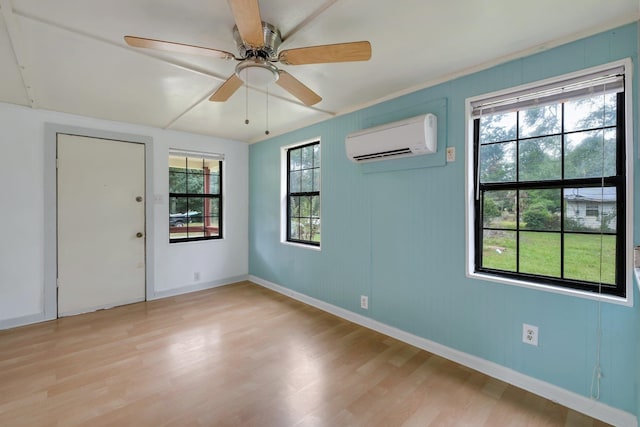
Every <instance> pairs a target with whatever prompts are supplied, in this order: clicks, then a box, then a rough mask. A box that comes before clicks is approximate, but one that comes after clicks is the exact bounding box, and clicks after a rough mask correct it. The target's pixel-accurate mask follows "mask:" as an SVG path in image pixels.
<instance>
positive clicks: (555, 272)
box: [519, 231, 560, 277]
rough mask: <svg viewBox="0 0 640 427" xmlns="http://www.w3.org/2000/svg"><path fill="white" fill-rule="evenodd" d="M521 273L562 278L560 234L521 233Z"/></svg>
mask: <svg viewBox="0 0 640 427" xmlns="http://www.w3.org/2000/svg"><path fill="white" fill-rule="evenodd" d="M519 253H520V272H521V273H528V274H540V275H543V276H551V277H560V233H535V232H526V231H525V232H521V233H520V250H519Z"/></svg>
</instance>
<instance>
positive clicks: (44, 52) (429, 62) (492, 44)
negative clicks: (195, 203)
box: [0, 0, 640, 142]
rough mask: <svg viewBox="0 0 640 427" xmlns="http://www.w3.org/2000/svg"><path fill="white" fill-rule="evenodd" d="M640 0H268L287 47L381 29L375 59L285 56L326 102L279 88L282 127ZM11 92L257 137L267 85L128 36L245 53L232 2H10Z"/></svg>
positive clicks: (86, 111) (539, 43)
mask: <svg viewBox="0 0 640 427" xmlns="http://www.w3.org/2000/svg"><path fill="white" fill-rule="evenodd" d="M639 9H640V3H639V1H638V0H536V1H526V2H525V1H519V0H449V1H444V0H431V1H427V0H396V1H382V0H379V1H371V0H306V1H287V0H260V11H261V14H262V19H263V20H264V21H267V22H270V23H271V24H274V25H276V26H277V27H279V28H280V31H281V32H282V35H283V39H284V42H283V44H282V49H289V48H295V47H303V46H310V45H320V44H331V43H340V42H348V41H359V40H369V41H370V42H371V46H372V52H373V53H372V58H371V60H370V61H368V62H352V63H334V64H314V65H298V66H285V65H281V64H278V66H279V67H281V68H282V69H285V70H286V71H288V72H289V73H291V74H292V75H294V76H295V77H296V78H297V79H298V80H300V81H302V82H303V83H304V84H306V85H307V86H309V87H310V88H311V89H313V90H314V91H315V92H317V93H318V94H319V95H320V96H322V98H323V100H322V101H321V102H320V103H318V104H316V105H314V106H313V107H306V106H304V105H302V104H301V103H300V102H298V101H297V100H296V99H295V98H293V97H292V96H291V95H289V94H288V93H286V92H285V91H284V90H282V89H281V88H280V87H278V86H277V85H271V86H270V88H269V92H270V96H269V99H268V104H269V114H268V119H269V130H270V131H271V135H276V134H281V133H284V132H287V131H290V130H293V129H296V128H299V127H302V126H305V125H308V124H310V123H314V122H318V121H321V120H325V119H327V118H330V117H332V116H333V115H336V114H342V113H345V112H348V111H353V110H355V109H357V108H360V107H362V106H365V105H370V104H372V103H374V102H376V101H379V100H382V99H387V98H389V97H392V96H395V95H398V94H401V93H406V92H408V91H410V90H415V89H417V88H421V87H425V86H428V85H430V84H433V83H436V82H439V81H443V80H447V79H449V78H451V77H452V76H455V75H460V74H464V73H467V72H470V71H472V70H476V69H480V68H483V67H486V66H488V65H491V64H496V63H498V62H500V61H503V60H506V59H510V58H514V57H517V56H519V55H522V54H525V53H531V52H533V51H536V50H538V49H544V48H548V47H551V46H555V45H557V44H559V43H562V42H567V41H571V40H573V39H577V38H580V37H583V36H586V35H590V34H593V33H596V32H599V31H603V30H606V29H609V28H613V27H616V26H618V25H622V24H625V23H628V22H632V21H636V20H638V18H639V16H640V15H639ZM0 12H2V14H1V16H2V19H0V71H1V75H2V78H1V79H0V102H7V103H12V104H19V105H25V106H32V107H33V108H39V109H46V110H54V111H61V112H67V113H73V114H78V115H84V116H90V117H97V118H102V119H108V120H116V121H122V122H129V123H137V124H144V125H149V126H155V127H159V128H167V129H174V130H181V131H187V132H194V133H200V134H206V135H214V136H220V137H224V138H230V139H234V140H239V141H246V142H254V141H258V140H260V139H264V138H265V134H264V131H265V128H266V116H267V115H266V103H267V97H266V94H265V92H264V91H261V90H254V89H250V90H249V91H248V100H249V102H248V111H249V115H248V117H249V119H250V124H249V125H245V124H244V120H245V112H246V109H247V104H246V102H245V101H246V96H247V92H246V91H245V89H244V88H240V89H239V90H238V91H237V92H236V93H235V94H234V95H233V96H232V97H231V98H230V99H229V100H228V101H227V102H225V103H214V102H210V101H209V100H208V98H209V96H210V95H211V94H212V93H213V92H214V91H215V90H216V89H217V88H218V87H219V86H220V85H221V84H222V82H223V81H224V80H226V78H227V77H229V76H230V75H231V74H232V73H233V70H234V66H235V61H225V60H221V59H216V58H211V57H198V56H190V55H185V54H177V53H167V52H156V51H151V50H148V49H136V48H131V47H128V46H127V45H126V44H125V43H124V40H123V36H125V35H134V36H139V37H147V38H155V39H162V40H169V41H175V42H180V43H186V44H193V45H198V46H205V47H212V48H216V49H220V50H225V51H229V52H232V53H237V50H236V46H235V42H234V40H233V37H232V28H233V25H234V21H233V16H232V14H231V11H230V8H229V5H228V3H227V1H225V0H189V1H183V2H181V1H175V0H109V1H104V0H56V1H43V0H0Z"/></svg>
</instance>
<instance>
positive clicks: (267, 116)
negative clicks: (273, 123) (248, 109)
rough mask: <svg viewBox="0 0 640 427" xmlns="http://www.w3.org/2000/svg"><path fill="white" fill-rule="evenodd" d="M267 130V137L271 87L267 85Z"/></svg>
mask: <svg viewBox="0 0 640 427" xmlns="http://www.w3.org/2000/svg"><path fill="white" fill-rule="evenodd" d="M266 128H267V130H265V131H264V134H265V135H269V85H267V126H266Z"/></svg>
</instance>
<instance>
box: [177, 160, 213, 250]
mask: <svg viewBox="0 0 640 427" xmlns="http://www.w3.org/2000/svg"><path fill="white" fill-rule="evenodd" d="M220 238H222V156H221V155H213V154H204V153H189V152H181V151H174V150H172V151H171V152H170V153H169V242H171V243H176V242H187V241H194V240H208V239H220Z"/></svg>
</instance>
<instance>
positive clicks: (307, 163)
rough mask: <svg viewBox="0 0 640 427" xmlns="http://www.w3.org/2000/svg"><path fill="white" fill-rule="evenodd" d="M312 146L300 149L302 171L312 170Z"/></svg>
mask: <svg viewBox="0 0 640 427" xmlns="http://www.w3.org/2000/svg"><path fill="white" fill-rule="evenodd" d="M313 147H314V146H313V145H308V146H306V147H303V148H301V150H302V169H311V168H313Z"/></svg>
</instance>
